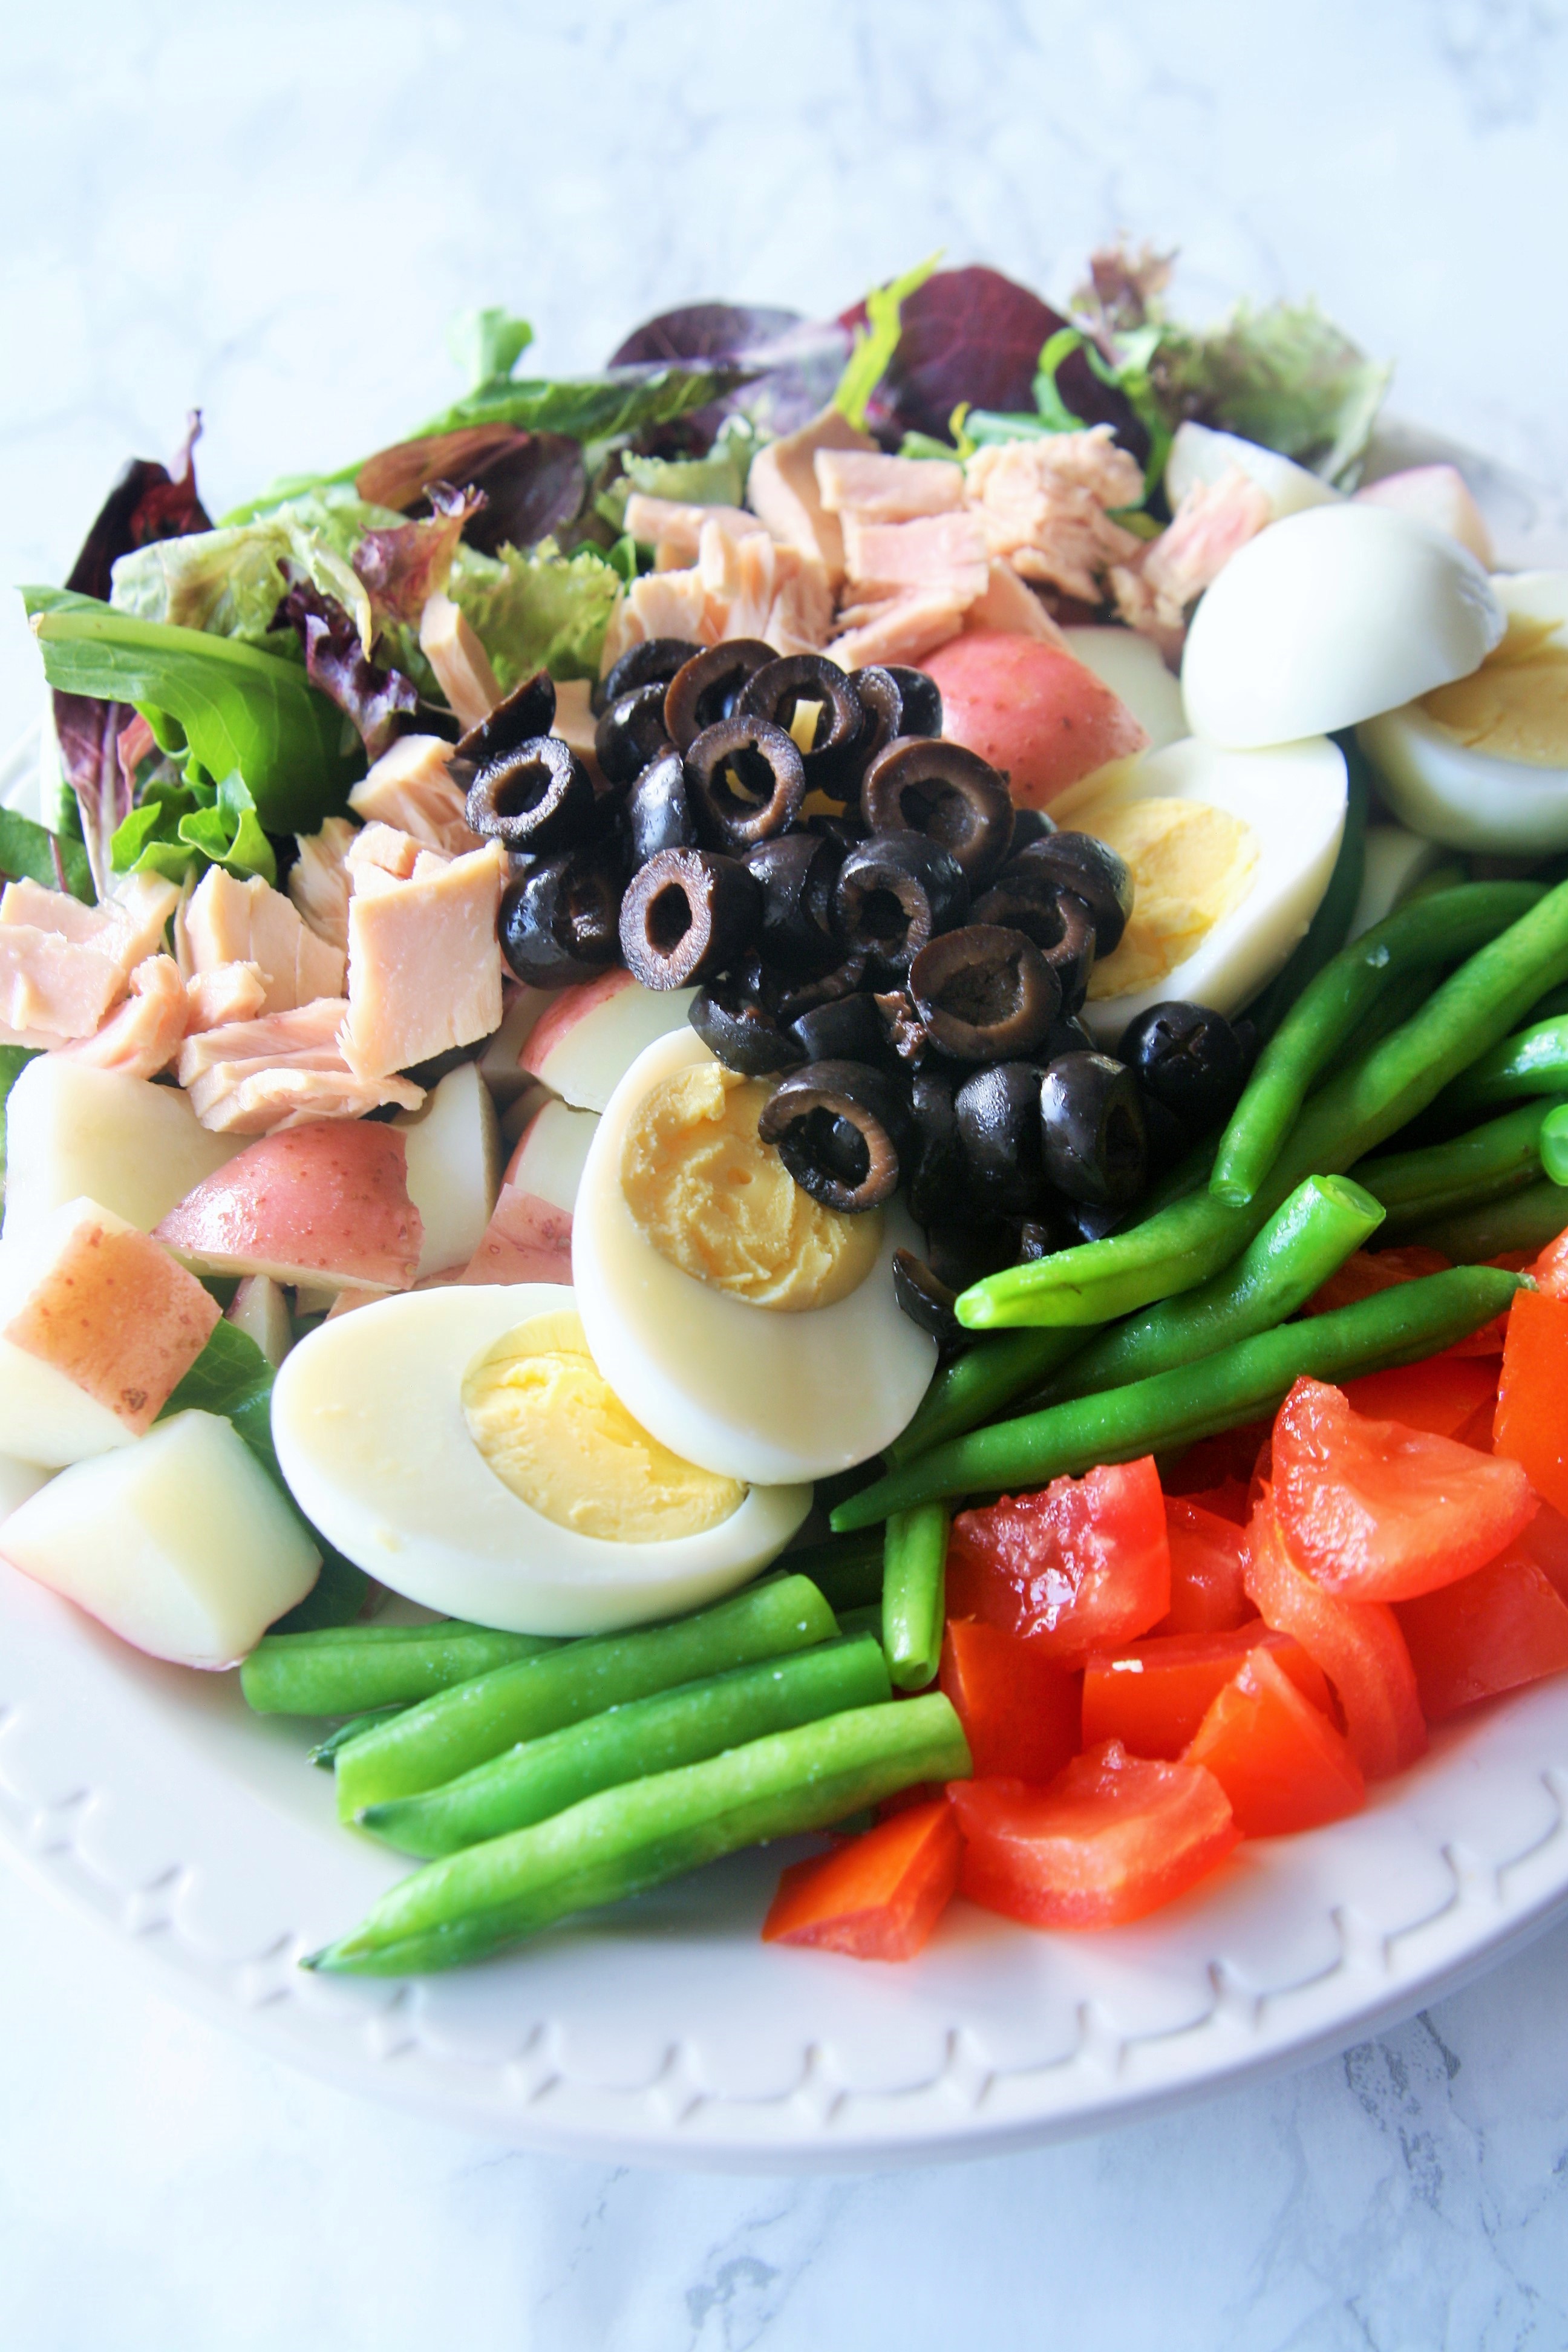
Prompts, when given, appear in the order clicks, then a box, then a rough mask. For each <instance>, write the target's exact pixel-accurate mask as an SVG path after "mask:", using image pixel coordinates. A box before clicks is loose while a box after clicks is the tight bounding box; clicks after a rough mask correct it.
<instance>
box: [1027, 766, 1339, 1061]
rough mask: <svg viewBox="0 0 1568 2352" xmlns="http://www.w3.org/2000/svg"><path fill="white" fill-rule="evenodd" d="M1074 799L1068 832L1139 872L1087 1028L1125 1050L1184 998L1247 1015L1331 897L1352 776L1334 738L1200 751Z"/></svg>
mask: <svg viewBox="0 0 1568 2352" xmlns="http://www.w3.org/2000/svg"><path fill="white" fill-rule="evenodd" d="M1097 782H1099V785H1100V788H1099V790H1098V791H1090V790H1089V788H1087V787H1086V788H1085V789H1084V791H1083V792H1082V793H1080V794H1079V796H1078V797H1077V798H1076V799H1075V802H1074V805H1073V809H1072V813H1071V818H1070V822H1071V824H1073V825H1074V826H1075V827H1076V828H1077V829H1078V830H1079V832H1082V833H1092V834H1097V835H1099V836H1100V839H1101V840H1102V841H1107V842H1109V843H1110V845H1111V847H1112V848H1113V849H1115V850H1116V851H1117V852H1118V853H1119V854H1120V855H1121V856H1122V857H1124V858H1125V859H1126V860H1127V863H1128V865H1129V866H1131V869H1132V878H1133V889H1134V898H1133V907H1132V916H1131V921H1130V922H1129V923H1128V926H1127V929H1126V932H1125V933H1124V935H1123V937H1122V940H1121V945H1120V946H1119V947H1118V948H1117V949H1116V950H1114V952H1113V953H1112V954H1110V955H1109V956H1107V957H1105V958H1104V959H1103V961H1100V962H1097V963H1096V964H1095V967H1094V970H1093V971H1092V972H1091V974H1090V976H1089V1001H1088V1003H1086V1004H1085V1006H1084V1008H1083V1011H1082V1013H1081V1014H1080V1016H1079V1017H1080V1019H1081V1020H1082V1022H1083V1024H1084V1025H1085V1027H1086V1028H1087V1029H1088V1030H1089V1034H1090V1035H1091V1036H1092V1037H1093V1038H1094V1040H1095V1042H1096V1044H1097V1045H1107V1046H1110V1045H1115V1044H1116V1041H1117V1039H1118V1038H1119V1037H1120V1036H1121V1032H1122V1030H1123V1029H1124V1028H1125V1027H1126V1025H1127V1024H1128V1022H1129V1021H1131V1019H1132V1018H1133V1016H1134V1014H1136V1013H1142V1012H1145V1011H1146V1010H1147V1009H1148V1007H1149V1006H1150V1005H1151V1004H1160V1003H1166V1002H1168V1001H1170V1000H1171V999H1173V998H1179V999H1182V1000H1184V1002H1186V1003H1193V1004H1207V1005H1210V1006H1212V1007H1213V1009H1214V1010H1215V1012H1217V1013H1226V1014H1229V1013H1239V1012H1240V1011H1241V1010H1242V1009H1243V1008H1244V1007H1245V1006H1246V1005H1247V1004H1248V1003H1251V1001H1252V999H1253V997H1255V996H1256V995H1257V993H1258V990H1259V989H1260V988H1263V987H1266V986H1267V984H1268V982H1269V981H1271V980H1272V979H1273V977H1274V975H1275V973H1276V972H1277V971H1279V968H1280V966H1281V965H1282V964H1283V963H1284V962H1285V961H1286V958H1287V957H1288V956H1289V953H1290V950H1291V949H1292V948H1293V947H1294V946H1295V945H1296V942H1297V940H1299V939H1300V937H1301V935H1302V933H1303V932H1304V931H1305V929H1306V928H1307V926H1308V924H1309V923H1310V921H1311V919H1312V917H1313V915H1314V914H1315V913H1316V912H1317V908H1318V902H1319V900H1320V899H1321V898H1322V895H1323V892H1324V891H1325V890H1326V889H1327V888H1328V885H1329V877H1330V875H1331V873H1332V871H1333V866H1334V859H1335V857H1336V856H1338V854H1339V846H1340V836H1341V835H1342V832H1343V831H1344V822H1345V762H1344V755H1343V753H1342V751H1340V749H1339V747H1338V745H1337V744H1333V743H1331V742H1329V741H1328V740H1327V739H1326V738H1325V737H1323V736H1321V735H1320V736H1316V737H1313V738H1310V739H1309V740H1307V741H1306V742H1302V743H1287V744H1282V745H1280V746H1279V747H1277V748H1276V749H1274V750H1272V751H1220V750H1218V749H1217V748H1216V747H1215V745H1214V744H1212V743H1201V742H1199V741H1197V740H1195V739H1194V738H1192V737H1189V738H1188V739H1187V740H1185V741H1184V742H1181V743H1173V744H1172V745H1171V746H1170V747H1169V749H1168V750H1166V751H1152V752H1150V753H1149V754H1148V755H1147V757H1145V758H1144V759H1142V760H1134V761H1127V762H1126V763H1125V764H1124V765H1123V766H1122V767H1121V768H1119V769H1116V770H1114V771H1112V772H1110V773H1109V774H1108V775H1107V776H1106V777H1105V778H1104V779H1103V780H1097Z"/></svg>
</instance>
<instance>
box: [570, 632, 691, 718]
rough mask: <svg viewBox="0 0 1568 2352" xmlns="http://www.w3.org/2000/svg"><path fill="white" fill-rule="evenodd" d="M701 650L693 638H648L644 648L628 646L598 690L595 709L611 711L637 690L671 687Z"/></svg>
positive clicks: (642, 645)
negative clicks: (616, 704)
mask: <svg viewBox="0 0 1568 2352" xmlns="http://www.w3.org/2000/svg"><path fill="white" fill-rule="evenodd" d="M701 651H702V648H701V646H699V645H694V644H693V643H692V641H691V640H690V638H689V637H645V638H644V639H643V641H642V643H641V644H640V645H637V646H628V647H627V648H626V652H625V653H624V654H623V655H622V656H621V657H620V660H619V661H618V662H617V663H616V666H615V667H614V668H613V669H612V670H611V672H610V674H609V676H608V677H605V678H602V679H601V680H600V682H599V685H598V687H597V688H595V696H594V708H595V710H606V709H608V708H609V706H610V704H611V703H612V702H618V701H619V700H620V698H621V697H622V695H623V694H630V693H631V691H632V689H633V688H634V687H638V686H668V684H669V681H670V679H671V678H672V677H674V676H675V673H676V671H677V670H678V669H684V668H685V667H686V665H687V663H688V662H689V660H690V659H691V657H692V656H693V654H700V652H701Z"/></svg>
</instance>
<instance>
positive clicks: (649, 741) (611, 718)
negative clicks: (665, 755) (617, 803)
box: [594, 680, 669, 784]
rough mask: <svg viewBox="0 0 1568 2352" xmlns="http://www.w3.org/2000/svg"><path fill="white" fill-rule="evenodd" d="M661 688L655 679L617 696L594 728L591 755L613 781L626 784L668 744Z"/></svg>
mask: <svg viewBox="0 0 1568 2352" xmlns="http://www.w3.org/2000/svg"><path fill="white" fill-rule="evenodd" d="M668 741H669V738H668V735H667V734H666V733H665V731H664V688H663V687H662V686H660V685H659V684H658V682H657V680H656V681H655V682H653V683H652V684H650V685H647V686H634V687H632V688H630V689H629V691H628V692H626V694H620V695H617V696H616V699H615V700H614V702H612V703H611V704H610V705H609V706H608V708H607V709H605V715H604V717H603V718H602V719H600V721H599V723H598V725H597V727H595V730H594V757H595V759H596V760H597V761H598V762H599V765H600V767H601V769H602V770H603V771H604V774H605V781H606V782H609V783H612V784H629V783H630V782H631V781H632V779H633V777H634V776H638V775H640V774H641V773H642V772H643V770H644V769H645V768H646V767H647V763H648V761H650V760H657V759H658V755H659V753H660V752H661V751H664V750H665V748H666V747H667V745H668Z"/></svg>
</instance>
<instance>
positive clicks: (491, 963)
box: [341, 835, 507, 1078]
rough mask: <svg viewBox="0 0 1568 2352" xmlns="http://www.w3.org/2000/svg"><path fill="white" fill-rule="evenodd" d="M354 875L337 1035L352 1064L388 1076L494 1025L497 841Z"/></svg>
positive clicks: (360, 1072)
mask: <svg viewBox="0 0 1568 2352" xmlns="http://www.w3.org/2000/svg"><path fill="white" fill-rule="evenodd" d="M361 839H362V841H363V835H362V836H361ZM358 846H359V845H358V844H356V851H357V848H358ZM353 872H354V889H353V898H351V899H350V901H349V966H348V1000H349V1009H348V1017H347V1019H346V1020H345V1021H344V1023H343V1027H342V1040H341V1042H342V1054H343V1058H344V1060H345V1061H346V1062H347V1064H348V1066H349V1067H350V1069H351V1070H353V1072H354V1073H355V1074H356V1076H360V1077H367V1078H368V1077H384V1076H390V1075H391V1074H392V1073H393V1072H394V1071H397V1070H406V1069H409V1068H412V1067H413V1066H414V1065H415V1064H416V1063H419V1062H426V1061H429V1060H430V1059H431V1057H432V1056H433V1055H437V1054H443V1053H446V1052H447V1050H448V1049H449V1048H450V1047H452V1046H454V1045H472V1044H474V1043H475V1042H476V1041H477V1040H478V1039H479V1038H480V1037H488V1036H489V1035H490V1034H491V1033H492V1031H494V1030H496V1029H499V1028H500V1017H501V961H500V946H499V944H498V942H497V940H496V914H497V910H498V909H499V908H500V894H501V891H502V889H503V888H504V887H505V884H506V877H507V861H506V853H505V851H504V850H503V849H502V847H501V845H500V842H499V841H490V842H487V843H486V845H485V846H484V847H483V848H482V849H476V850H471V851H469V852H468V855H467V856H462V857H454V858H452V859H450V860H445V859H442V858H441V857H439V856H438V855H437V854H436V853H434V852H432V851H428V850H426V851H422V852H421V854H420V856H419V857H418V858H417V859H416V863H415V866H414V871H413V872H412V874H410V875H409V876H408V877H407V878H406V879H405V880H399V879H398V878H397V877H396V876H395V875H394V874H390V873H387V872H386V871H385V870H384V868H381V867H378V866H374V865H368V864H367V865H365V866H359V865H358V864H357V863H356V864H355V866H354V867H353Z"/></svg>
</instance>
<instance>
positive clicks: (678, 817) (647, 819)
mask: <svg viewBox="0 0 1568 2352" xmlns="http://www.w3.org/2000/svg"><path fill="white" fill-rule="evenodd" d="M624 806H625V811H626V841H627V846H628V848H629V851H630V855H631V862H632V865H633V866H634V867H636V866H642V865H646V863H647V860H648V859H649V858H650V857H657V856H658V853H659V851H660V850H661V849H695V848H696V846H697V812H696V810H695V809H694V808H693V807H692V805H691V795H690V793H689V792H688V791H687V789H686V763H685V761H683V760H682V758H681V756H680V754H679V751H676V750H675V749H674V748H673V747H671V748H670V749H669V750H668V751H661V752H660V753H659V755H658V759H657V760H650V761H648V763H647V767H646V768H645V769H644V770H643V772H642V773H641V775H640V776H638V777H637V778H636V780H635V781H634V782H633V784H632V786H631V789H630V790H629V791H628V793H626V801H625V803H624Z"/></svg>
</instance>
